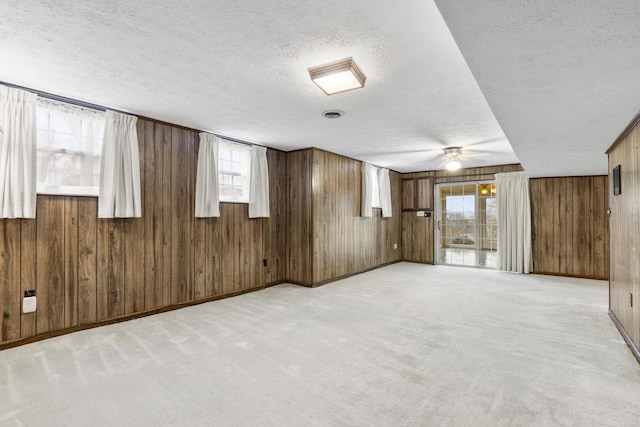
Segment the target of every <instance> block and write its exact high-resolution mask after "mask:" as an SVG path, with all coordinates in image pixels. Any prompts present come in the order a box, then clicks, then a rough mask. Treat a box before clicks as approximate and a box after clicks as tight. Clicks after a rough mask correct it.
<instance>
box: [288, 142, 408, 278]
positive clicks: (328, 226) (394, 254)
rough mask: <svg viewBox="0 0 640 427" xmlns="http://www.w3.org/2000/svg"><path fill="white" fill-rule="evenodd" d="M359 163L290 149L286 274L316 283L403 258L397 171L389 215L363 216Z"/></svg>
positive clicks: (377, 212)
mask: <svg viewBox="0 0 640 427" xmlns="http://www.w3.org/2000/svg"><path fill="white" fill-rule="evenodd" d="M361 164H362V163H361V162H359V161H357V160H353V159H349V158H347V157H343V156H339V155H337V154H333V153H329V152H326V151H323V150H318V149H307V150H301V151H295V152H290V153H288V172H289V213H288V219H289V228H288V230H289V233H290V235H289V238H288V248H287V253H288V257H289V258H288V266H287V270H288V274H287V279H288V280H291V281H293V282H295V283H299V284H304V285H307V286H316V285H320V284H323V283H326V282H329V281H333V280H336V279H338V278H340V277H344V276H347V275H350V274H354V273H358V272H361V271H366V270H369V269H372V268H375V267H377V266H380V265H384V264H388V263H391V262H396V261H399V260H400V259H401V237H402V236H401V225H400V224H401V208H400V205H401V200H400V199H401V182H400V174H398V173H396V172H393V171H392V172H390V174H389V175H390V180H391V195H392V205H393V216H392V217H391V218H382V216H381V212H380V209H374V210H373V217H371V218H363V217H361V216H360V195H361V193H360V192H361ZM394 245H395V248H394Z"/></svg>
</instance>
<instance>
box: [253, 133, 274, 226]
mask: <svg viewBox="0 0 640 427" xmlns="http://www.w3.org/2000/svg"><path fill="white" fill-rule="evenodd" d="M268 217H269V166H268V164H267V149H266V148H265V147H260V146H258V145H254V146H253V147H251V181H250V185H249V218H268Z"/></svg>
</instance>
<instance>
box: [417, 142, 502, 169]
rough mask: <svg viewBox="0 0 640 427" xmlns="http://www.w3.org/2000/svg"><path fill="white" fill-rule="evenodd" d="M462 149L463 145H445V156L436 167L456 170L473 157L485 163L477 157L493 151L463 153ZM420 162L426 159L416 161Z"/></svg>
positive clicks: (443, 150)
mask: <svg viewBox="0 0 640 427" xmlns="http://www.w3.org/2000/svg"><path fill="white" fill-rule="evenodd" d="M462 149H463V147H460V146H455V147H445V148H443V149H442V152H443V154H444V155H443V156H442V157H441V158H442V162H441V163H440V164H439V165H438V166H437V167H436V169H440V168H442V167H444V168H445V169H447V170H448V171H455V170H458V169H460V168H461V167H462V162H464V161H469V160H472V159H471V158H472V157H473V158H474V159H473V160H474V163H476V164H477V163H481V164H482V163H485V162H484V161H482V160H477V159H475V158H476V157H482V156H488V155H490V154H491V153H488V152H477V151H474V150H470V151H471V153H466V154H462ZM418 163H424V160H422V161H420V162H416V163H415V164H418Z"/></svg>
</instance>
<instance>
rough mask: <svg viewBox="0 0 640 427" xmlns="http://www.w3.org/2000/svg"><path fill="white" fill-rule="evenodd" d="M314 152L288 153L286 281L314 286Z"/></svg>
mask: <svg viewBox="0 0 640 427" xmlns="http://www.w3.org/2000/svg"><path fill="white" fill-rule="evenodd" d="M311 152H312V150H311V149H308V150H300V151H293V152H290V153H288V154H287V175H288V178H287V181H288V189H289V197H288V205H287V214H286V215H287V221H286V222H287V230H286V231H287V244H286V251H287V264H286V272H287V273H286V278H287V280H290V281H293V282H295V283H301V284H306V285H311V284H312V277H311V273H312V268H311V264H312V259H311V251H312V244H311V237H312V229H311V212H312V210H313V206H312V204H311V202H312V199H311V193H312V184H311V173H312V167H311Z"/></svg>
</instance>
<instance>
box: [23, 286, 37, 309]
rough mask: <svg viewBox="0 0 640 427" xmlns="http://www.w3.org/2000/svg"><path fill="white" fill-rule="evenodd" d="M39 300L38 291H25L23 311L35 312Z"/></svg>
mask: <svg viewBox="0 0 640 427" xmlns="http://www.w3.org/2000/svg"><path fill="white" fill-rule="evenodd" d="M37 305H38V301H37V300H36V291H35V290H30V291H24V298H23V299H22V312H23V313H25V314H26V313H33V312H34V311H36V307H37Z"/></svg>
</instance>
